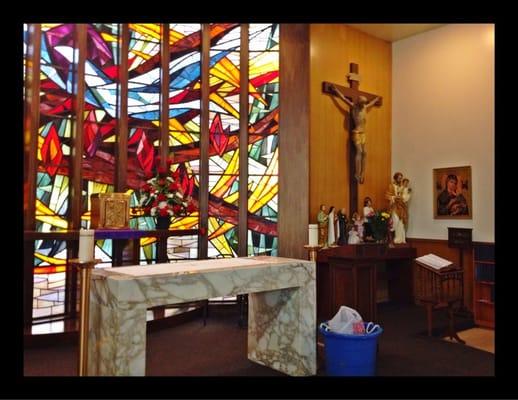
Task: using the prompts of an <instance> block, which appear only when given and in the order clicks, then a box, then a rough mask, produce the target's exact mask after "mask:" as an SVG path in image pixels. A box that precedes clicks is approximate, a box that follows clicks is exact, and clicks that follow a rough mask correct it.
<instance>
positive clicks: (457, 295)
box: [414, 260, 464, 343]
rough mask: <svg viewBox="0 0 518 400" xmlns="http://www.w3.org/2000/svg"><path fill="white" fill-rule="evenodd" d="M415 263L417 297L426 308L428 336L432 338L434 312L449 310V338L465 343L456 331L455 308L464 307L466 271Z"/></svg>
mask: <svg viewBox="0 0 518 400" xmlns="http://www.w3.org/2000/svg"><path fill="white" fill-rule="evenodd" d="M415 263H416V266H415V274H414V276H415V281H414V288H415V297H416V301H417V303H418V304H422V305H424V306H425V307H426V314H427V322H428V336H432V325H433V322H432V316H433V315H432V313H433V310H436V309H441V308H448V319H449V324H448V332H447V336H449V337H450V338H451V339H455V340H457V341H458V342H460V343H464V341H463V340H462V339H461V338H460V337H459V336H458V335H457V332H456V330H455V321H454V314H453V312H454V307H455V306H456V305H457V306H460V305H462V296H463V286H464V281H463V275H464V271H463V270H462V269H459V268H458V267H455V266H452V267H445V268H441V269H435V268H433V267H430V266H428V265H426V264H423V263H421V262H419V261H417V260H416V262H415Z"/></svg>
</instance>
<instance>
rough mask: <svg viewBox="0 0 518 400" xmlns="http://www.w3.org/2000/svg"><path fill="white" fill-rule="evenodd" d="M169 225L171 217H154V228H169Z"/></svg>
mask: <svg viewBox="0 0 518 400" xmlns="http://www.w3.org/2000/svg"><path fill="white" fill-rule="evenodd" d="M169 225H171V217H170V216H166V217H160V216H159V217H156V229H169Z"/></svg>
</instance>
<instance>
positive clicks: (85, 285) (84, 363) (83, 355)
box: [69, 258, 102, 376]
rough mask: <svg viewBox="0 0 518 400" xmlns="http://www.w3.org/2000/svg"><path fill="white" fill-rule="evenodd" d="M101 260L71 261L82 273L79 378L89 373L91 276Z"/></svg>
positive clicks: (75, 259)
mask: <svg viewBox="0 0 518 400" xmlns="http://www.w3.org/2000/svg"><path fill="white" fill-rule="evenodd" d="M101 261H102V260H101V259H95V260H92V261H80V260H79V259H77V258H74V259H72V260H69V263H70V265H72V266H73V267H75V268H77V269H79V270H80V272H81V278H80V279H81V303H80V310H79V318H80V319H79V363H78V372H79V376H87V372H88V319H89V315H90V312H89V311H90V310H89V306H90V275H91V273H92V269H93V268H94V266H95V264H98V263H100V262H101Z"/></svg>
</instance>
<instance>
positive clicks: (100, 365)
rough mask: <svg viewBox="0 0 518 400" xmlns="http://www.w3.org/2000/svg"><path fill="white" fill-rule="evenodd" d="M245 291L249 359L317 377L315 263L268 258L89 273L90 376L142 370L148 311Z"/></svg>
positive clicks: (128, 268) (272, 366)
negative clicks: (247, 308)
mask: <svg viewBox="0 0 518 400" xmlns="http://www.w3.org/2000/svg"><path fill="white" fill-rule="evenodd" d="M245 293H248V294H249V297H248V303H249V313H248V358H249V359H250V360H252V361H255V362H257V363H259V364H262V365H265V366H268V367H271V368H274V369H276V370H279V371H281V372H284V373H286V374H289V375H294V376H306V375H315V374H316V328H317V327H316V270H315V262H313V261H307V260H298V259H292V258H283V257H269V256H256V257H242V258H228V259H221V260H200V261H190V262H180V263H175V264H151V265H145V266H134V267H116V268H110V269H102V270H101V269H98V270H94V271H92V281H91V289H90V318H89V340H88V375H145V364H146V363H145V360H146V358H145V357H146V354H145V351H146V309H147V308H150V307H155V306H160V305H167V304H175V303H183V302H187V301H195V300H203V299H209V298H214V297H222V296H228V295H237V294H245ZM209 323H210V321H209ZM171 356H172V358H173V359H174V355H171Z"/></svg>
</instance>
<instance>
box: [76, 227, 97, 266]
mask: <svg viewBox="0 0 518 400" xmlns="http://www.w3.org/2000/svg"><path fill="white" fill-rule="evenodd" d="M78 259H79V260H80V261H81V262H88V261H92V260H93V259H94V230H93V229H81V230H80V231H79V257H78Z"/></svg>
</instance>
